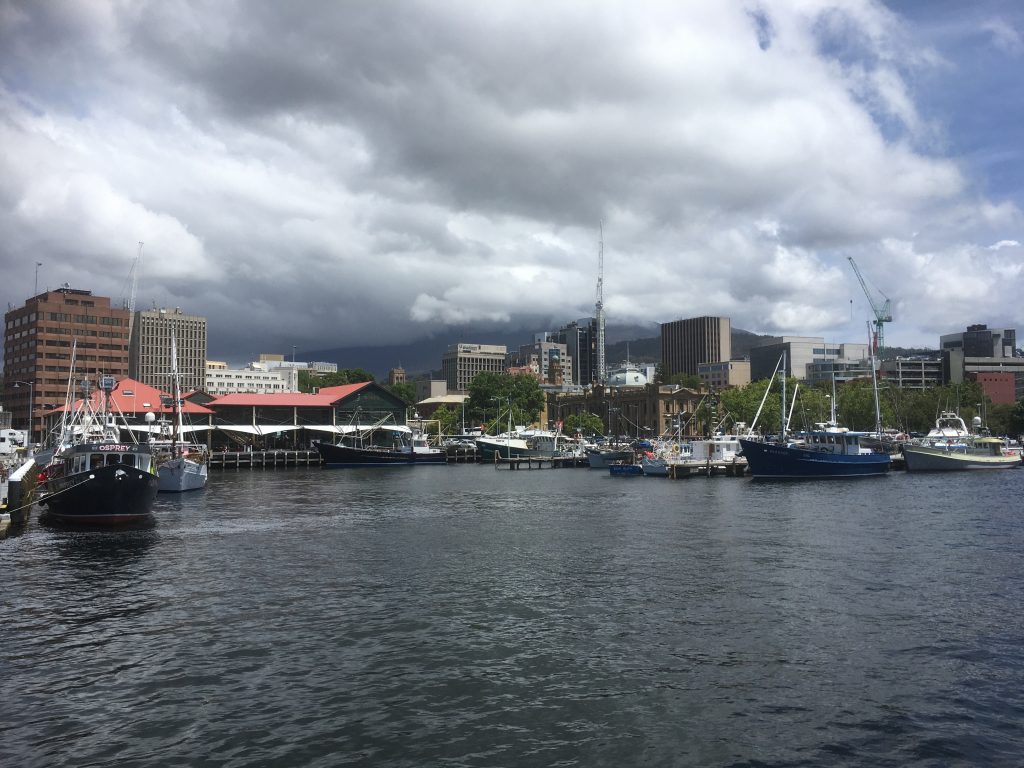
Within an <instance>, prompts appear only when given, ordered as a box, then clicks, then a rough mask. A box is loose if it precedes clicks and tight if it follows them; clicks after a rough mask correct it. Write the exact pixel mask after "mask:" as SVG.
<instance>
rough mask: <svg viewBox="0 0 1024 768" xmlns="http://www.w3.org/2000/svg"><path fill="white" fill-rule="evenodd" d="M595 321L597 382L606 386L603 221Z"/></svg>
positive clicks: (598, 257) (598, 247) (602, 223)
mask: <svg viewBox="0 0 1024 768" xmlns="http://www.w3.org/2000/svg"><path fill="white" fill-rule="evenodd" d="M594 315H595V317H594V320H595V321H596V325H597V373H596V376H595V380H596V381H597V383H598V384H604V382H605V379H606V378H607V375H608V370H607V368H606V365H605V359H604V220H603V219H602V220H601V235H600V240H599V241H598V246H597V301H596V302H595V303H594Z"/></svg>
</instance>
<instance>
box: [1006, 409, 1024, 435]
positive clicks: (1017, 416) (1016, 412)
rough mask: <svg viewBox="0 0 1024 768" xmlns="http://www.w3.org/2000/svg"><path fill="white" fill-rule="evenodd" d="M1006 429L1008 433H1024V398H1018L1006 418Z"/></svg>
mask: <svg viewBox="0 0 1024 768" xmlns="http://www.w3.org/2000/svg"><path fill="white" fill-rule="evenodd" d="M1006 430H1007V432H1008V433H1009V434H1010V435H1015V436H1018V437H1019V436H1021V435H1024V400H1018V401H1017V404H1016V405H1015V406H1014V407H1013V411H1011V412H1010V414H1009V417H1008V418H1007V420H1006Z"/></svg>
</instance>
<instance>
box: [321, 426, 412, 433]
mask: <svg viewBox="0 0 1024 768" xmlns="http://www.w3.org/2000/svg"><path fill="white" fill-rule="evenodd" d="M301 428H302V429H312V430H313V431H315V432H333V433H334V434H336V435H349V434H352V433H353V432H372V431H373V430H375V429H386V430H388V431H390V432H412V430H411V429H409V427H407V426H405V425H404V424H384V425H379V426H374V425H373V424H337V425H335V424H303V425H302V427H301Z"/></svg>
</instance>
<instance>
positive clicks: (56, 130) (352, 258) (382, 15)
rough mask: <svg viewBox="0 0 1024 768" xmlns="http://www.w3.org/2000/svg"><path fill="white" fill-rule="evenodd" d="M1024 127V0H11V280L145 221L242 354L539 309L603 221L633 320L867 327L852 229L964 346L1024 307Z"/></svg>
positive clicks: (163, 293) (130, 244)
mask: <svg viewBox="0 0 1024 768" xmlns="http://www.w3.org/2000/svg"><path fill="white" fill-rule="evenodd" d="M1022 126H1024V6H1022V5H1021V4H1020V3H1018V2H1016V1H1015V0H1005V2H994V1H993V0H983V1H982V2H971V3H965V2H962V1H961V0H948V1H947V0H919V2H895V0H893V2H889V3H887V4H883V3H880V2H871V1H869V0H834V1H832V2H829V1H828V0H772V1H771V2H745V1H744V0H734V1H733V2H722V1H721V0H706V1H705V2H699V1H697V0H694V1H693V2H685V3H681V2H678V0H667V1H666V2H646V1H643V0H641V1H639V2H638V1H637V0H631V1H629V2H625V1H624V2H599V3H593V2H582V1H581V0H580V1H572V2H557V1H556V2H544V3H535V2H526V0H518V1H517V2H499V1H497V0H488V1H487V2H479V0H466V1H465V2H447V1H445V0H431V1H430V2H414V1H412V0H409V1H403V2H390V1H388V0H373V1H372V2H370V1H369V0H367V1H365V2H356V1H355V0H351V1H349V2H328V1H327V0H322V1H319V2H288V3H283V2H277V1H276V0H275V1H273V2H271V1H270V0H266V1H265V2H261V1H259V0H244V1H243V0H237V1H235V2H231V1H229V0H215V1H213V0H211V2H205V3H204V2H188V1H187V0H154V1H153V2H132V1H131V0H115V1H112V2H104V1H103V0H75V1H74V2H35V1H29V0H25V1H24V2H17V1H16V0H0V258H2V264H0V270H2V271H0V274H2V275H3V280H2V281H0V294H2V296H3V298H4V299H5V300H6V301H7V302H8V303H11V304H13V305H15V306H17V305H20V304H22V303H23V302H24V300H25V299H26V298H27V297H28V296H30V295H31V293H32V290H33V288H34V285H35V280H36V266H35V265H36V262H42V266H41V267H39V269H38V285H39V290H40V291H42V290H44V289H45V288H56V287H59V286H60V285H61V284H62V283H64V282H65V281H66V282H68V283H70V284H71V285H72V286H73V287H78V288H86V289H91V290H92V291H93V292H94V293H97V294H102V295H108V296H112V297H114V299H115V300H116V301H118V302H120V301H121V300H122V297H127V296H128V294H129V292H130V286H131V281H130V273H131V270H132V263H133V260H134V259H135V257H136V254H137V252H138V250H139V246H138V243H139V241H144V242H145V246H144V248H143V251H142V260H141V267H140V269H139V279H138V290H137V296H136V306H137V307H140V308H147V307H152V306H154V305H156V306H168V307H171V306H180V307H182V309H183V310H185V311H188V312H194V313H197V314H204V315H206V316H207V317H208V318H209V321H210V345H211V348H210V354H211V356H212V357H217V358H221V359H227V360H230V361H232V362H242V361H245V360H248V359H251V357H252V356H253V355H254V354H256V353H258V352H260V351H279V352H285V353H287V352H289V351H290V349H291V345H292V344H296V345H298V347H299V349H300V350H301V349H304V348H306V349H315V348H323V347H334V346H338V347H343V346H350V345H361V344H367V343H375V344H380V345H394V344H400V343H405V342H408V341H410V340H413V339H416V338H422V337H426V336H432V337H435V338H437V337H445V335H446V334H456V333H457V331H456V329H457V328H459V327H460V326H464V325H466V324H472V325H476V326H478V327H480V328H492V327H493V328H503V329H506V330H508V329H512V328H517V327H521V328H524V329H527V330H529V331H534V330H541V329H545V328H549V327H556V326H558V325H561V324H563V323H564V322H566V321H568V320H572V319H576V318H579V317H584V316H587V315H591V314H592V313H593V304H594V298H595V284H596V276H597V253H598V241H599V226H600V223H601V222H602V221H603V226H604V248H605V250H604V254H605V255H604V266H605V277H604V286H605V305H606V309H607V314H608V318H609V323H614V324H623V323H651V324H654V323H658V322H666V321H669V320H674V319H678V318H681V317H690V316H695V315H702V314H714V315H727V316H730V317H731V318H732V321H733V325H734V327H740V328H745V329H748V330H752V331H756V332H763V333H794V334H820V335H825V336H826V337H828V338H829V339H832V340H836V341H863V339H864V337H865V335H866V331H865V321H866V320H867V319H868V318H869V316H870V307H869V306H868V304H867V301H866V299H865V298H864V295H863V293H862V292H861V290H860V288H859V286H858V284H857V282H856V278H855V276H854V274H853V271H852V270H851V268H850V266H849V263H848V261H847V257H848V256H852V257H854V258H855V259H856V261H857V263H858V264H859V265H860V267H861V270H862V271H863V273H864V274H865V275H866V276H867V278H868V279H869V281H870V282H871V283H872V284H873V286H874V287H875V288H877V289H879V290H881V291H882V292H884V293H885V294H886V295H888V296H889V297H891V298H892V300H893V303H894V307H895V315H896V319H895V321H894V322H893V323H892V324H891V325H890V326H889V327H888V329H887V331H886V333H887V340H888V341H889V342H890V343H893V344H904V345H911V344H920V345H934V344H936V343H937V337H938V335H939V334H940V333H948V332H953V331H956V330H960V329H962V327H963V326H965V325H966V324H968V323H973V322H988V323H989V324H991V325H1010V326H1012V327H1018V328H1021V327H1022V326H1024V316H1022V314H1024V312H1022V309H1021V302H1020V298H1021V296H1022V295H1024V274H1022V264H1024V247H1022V245H1021V243H1022V242H1024V215H1022V209H1024V182H1022V179H1024V142H1022V138H1024V128H1022ZM851 300H852V301H851ZM652 327H653V326H652ZM652 335H653V334H652ZM450 340H451V341H452V342H454V341H477V342H486V341H487V339H486V338H477V339H464V338H459V337H456V336H453V337H452V338H451V339H450Z"/></svg>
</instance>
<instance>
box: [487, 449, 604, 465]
mask: <svg viewBox="0 0 1024 768" xmlns="http://www.w3.org/2000/svg"><path fill="white" fill-rule="evenodd" d="M523 465H525V466H526V468H527V469H545V468H547V469H575V468H577V467H588V468H589V467H590V462H588V461H587V457H586V456H513V457H512V458H510V459H506V458H502V457H501V456H499V455H498V454H497V453H495V454H494V468H495V469H497V468H498V467H502V466H506V467H508V468H509V469H522V468H523Z"/></svg>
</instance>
